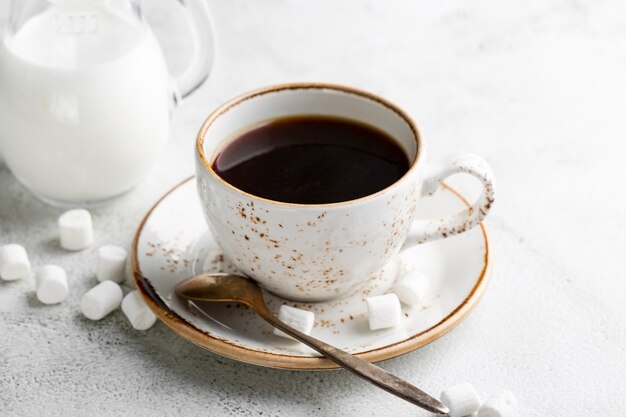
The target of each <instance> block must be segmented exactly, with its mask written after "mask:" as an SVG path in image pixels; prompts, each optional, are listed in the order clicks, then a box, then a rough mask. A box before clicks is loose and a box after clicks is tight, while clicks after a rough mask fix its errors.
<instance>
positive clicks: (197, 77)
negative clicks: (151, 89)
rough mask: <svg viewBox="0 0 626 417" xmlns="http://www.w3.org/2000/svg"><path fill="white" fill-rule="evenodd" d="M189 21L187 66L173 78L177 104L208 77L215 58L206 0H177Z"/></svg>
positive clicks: (210, 19)
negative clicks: (190, 43)
mask: <svg viewBox="0 0 626 417" xmlns="http://www.w3.org/2000/svg"><path fill="white" fill-rule="evenodd" d="M178 2H179V3H180V4H181V5H182V6H183V7H184V10H185V15H186V16H187V20H188V22H189V30H190V32H191V40H192V43H193V52H192V56H191V59H190V60H189V63H188V64H187V68H185V70H184V71H183V72H181V73H180V74H179V75H177V76H176V78H175V79H174V100H175V102H176V103H177V104H178V103H180V102H181V101H182V100H183V99H185V98H186V97H187V96H188V95H189V94H191V93H193V92H194V91H196V90H197V89H198V88H199V87H200V86H201V85H202V84H204V82H205V81H206V80H207V78H209V74H210V73H211V68H212V67H213V61H214V60H215V49H216V41H215V32H214V26H213V19H212V18H211V13H210V11H209V6H208V4H207V2H206V0H185V1H182V0H178Z"/></svg>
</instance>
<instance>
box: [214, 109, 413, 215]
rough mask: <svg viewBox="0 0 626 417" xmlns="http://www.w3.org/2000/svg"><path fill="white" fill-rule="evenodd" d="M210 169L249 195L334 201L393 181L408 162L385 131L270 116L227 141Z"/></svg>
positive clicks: (313, 118) (293, 200)
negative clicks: (265, 121)
mask: <svg viewBox="0 0 626 417" xmlns="http://www.w3.org/2000/svg"><path fill="white" fill-rule="evenodd" d="M213 169H214V170H215V172H217V174H218V175H219V176H220V177H222V178H223V179H224V180H225V181H227V182H228V183H230V184H232V185H234V186H235V187H237V188H239V189H240V190H243V191H246V192H248V193H250V194H253V195H256V196H259V197H263V198H267V199H270V200H275V201H282V202H287V203H301V204H322V203H336V202H340V201H348V200H354V199H356V198H360V197H364V196H367V195H370V194H373V193H375V192H377V191H380V190H382V189H383V188H386V187H387V186H389V185H391V184H393V183H394V182H396V181H397V180H398V179H399V178H400V177H402V176H403V175H404V174H405V173H406V172H407V171H408V169H409V160H408V158H407V156H406V154H405V153H404V151H403V150H402V149H401V148H400V146H399V145H398V144H397V143H396V141H395V140H394V139H393V138H391V137H390V136H388V135H387V134H386V133H384V132H382V131H380V130H378V129H375V128H373V127H371V126H367V125H365V124H361V123H357V122H354V121H351V120H347V119H339V118H331V117H325V116H298V117H289V118H283V119H278V120H274V121H272V122H269V123H267V124H264V125H261V126H258V127H256V128H253V129H251V130H249V131H247V132H246V133H243V134H242V135H240V136H238V137H237V138H235V139H234V140H232V141H231V142H230V143H229V144H228V145H226V147H225V148H224V149H223V150H222V151H221V152H220V153H219V154H218V156H217V158H216V159H215V162H214V163H213Z"/></svg>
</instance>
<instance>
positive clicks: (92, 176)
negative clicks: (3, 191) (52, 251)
mask: <svg viewBox="0 0 626 417" xmlns="http://www.w3.org/2000/svg"><path fill="white" fill-rule="evenodd" d="M81 16H82V17H81ZM72 17H73V18H75V19H72ZM171 97H172V91H171V88H170V78H169V75H168V72H167V67H166V64H165V61H164V58H163V55H162V52H161V49H160V47H159V45H158V44H157V41H156V39H155V37H154V35H153V34H152V32H151V31H150V29H149V28H148V27H147V26H146V25H139V24H137V23H136V22H133V21H131V20H130V19H127V18H126V17H125V16H122V15H119V14H116V13H115V12H113V11H111V10H108V9H107V8H106V6H105V5H104V4H103V5H101V6H99V7H98V8H96V9H94V10H93V11H92V12H90V13H83V14H82V15H80V14H79V15H77V14H73V15H71V14H67V13H65V14H64V13H62V12H58V11H56V10H55V9H54V8H52V9H50V10H49V11H46V12H44V13H42V14H39V15H36V16H33V17H32V18H30V19H29V20H28V21H27V22H25V23H24V25H23V26H22V27H21V28H20V29H19V31H18V32H17V33H15V34H13V35H12V36H9V37H7V38H5V39H4V42H3V44H2V46H0V154H2V155H3V156H4V158H5V160H6V163H7V164H8V166H9V168H10V169H11V171H12V172H13V173H14V174H15V176H16V177H17V178H18V180H19V181H21V182H22V183H24V185H26V186H27V187H28V188H30V189H31V190H32V191H33V192H34V193H35V194H36V195H38V196H39V197H40V198H42V199H44V200H48V201H52V202H57V203H63V202H73V203H74V202H78V201H80V202H86V203H88V202H95V201H100V200H103V199H107V198H110V197H112V196H115V195H118V194H121V193H124V192H125V191H127V190H129V189H130V188H132V187H133V186H134V185H136V184H137V183H138V182H139V180H140V179H141V178H143V177H144V176H145V175H146V173H147V171H149V170H150V169H151V168H152V165H153V164H154V163H155V161H156V160H157V158H158V154H159V152H160V151H161V150H162V149H163V148H164V145H165V143H166V140H167V138H168V132H169V123H170V110H171V105H172V99H171Z"/></svg>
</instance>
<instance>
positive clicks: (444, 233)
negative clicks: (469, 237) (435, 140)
mask: <svg viewBox="0 0 626 417" xmlns="http://www.w3.org/2000/svg"><path fill="white" fill-rule="evenodd" d="M454 174H469V175H471V176H473V177H474V178H476V179H477V180H478V181H480V182H481V184H482V186H483V190H482V193H481V195H480V197H479V198H478V199H477V200H476V201H475V202H474V203H473V204H472V206H471V207H469V208H467V209H465V210H463V211H460V212H458V213H456V214H452V215H449V216H445V217H440V218H435V219H427V220H416V221H414V222H413V224H412V225H411V229H410V231H409V235H408V237H407V240H406V241H405V243H404V246H403V249H406V248H408V247H410V246H413V245H416V244H420V243H424V242H429V241H432V240H437V239H443V238H446V237H449V236H453V235H456V234H459V233H463V232H465V231H467V230H470V229H471V228H473V227H474V226H476V225H477V224H479V223H480V222H481V221H482V220H483V219H484V218H485V216H486V215H487V213H488V212H489V210H490V209H491V206H492V205H493V202H494V196H495V181H494V177H493V171H492V169H491V167H490V166H489V164H488V163H487V162H485V160H484V159H482V158H481V157H479V156H477V155H473V154H470V153H462V154H453V155H449V156H447V157H445V158H444V159H442V160H441V161H439V162H438V163H435V164H433V165H430V166H429V167H428V174H427V176H426V179H425V180H424V183H423V185H422V197H429V196H432V195H434V194H435V192H437V190H438V189H439V187H440V186H441V185H442V184H443V182H444V180H445V179H446V178H448V177H449V176H451V175H454Z"/></svg>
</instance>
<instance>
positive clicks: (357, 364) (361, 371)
mask: <svg viewBox="0 0 626 417" xmlns="http://www.w3.org/2000/svg"><path fill="white" fill-rule="evenodd" d="M257 312H258V313H259V315H260V316H261V317H262V318H263V319H264V320H265V321H267V322H268V323H270V324H271V325H272V326H274V327H276V328H278V329H280V330H282V331H283V332H285V333H287V334H288V335H290V336H292V337H293V338H294V339H296V340H299V341H300V342H302V343H304V344H305V345H307V346H309V347H311V348H313V349H315V350H316V351H318V352H319V353H321V354H322V355H324V356H326V357H327V358H328V359H330V360H332V361H333V362H335V363H336V364H338V365H340V366H342V367H344V368H345V369H347V370H348V371H350V372H352V373H354V374H355V375H357V376H360V377H361V378H363V379H365V380H366V381H369V382H370V383H372V384H374V385H376V386H377V387H379V388H382V389H384V390H385V391H387V392H389V393H391V394H393V395H396V396H398V397H400V398H402V399H403V400H406V401H408V402H410V403H412V404H415V405H417V406H418V407H422V408H424V409H425V410H428V411H432V412H434V413H437V414H447V413H448V412H449V410H448V408H447V407H446V406H445V405H444V404H442V403H441V402H440V401H438V400H437V399H435V398H433V397H431V396H430V395H428V394H426V393H425V392H424V391H422V390H420V389H419V388H417V387H415V386H413V385H411V384H409V383H408V382H406V381H405V380H403V379H400V378H398V377H397V376H395V375H392V374H390V373H389V372H387V371H385V370H384V369H382V368H380V367H378V366H376V365H374V364H373V363H370V362H366V361H364V360H363V359H360V358H358V357H356V356H354V355H351V354H349V353H348V352H344V351H343V350H341V349H337V348H336V347H334V346H331V345H329V344H327V343H324V342H322V341H320V340H318V339H315V338H313V337H311V336H308V335H306V334H304V333H302V332H299V331H298V330H296V329H294V328H293V327H291V326H288V325H287V324H285V323H283V322H282V321H280V320H278V319H277V318H276V316H274V315H273V314H272V313H271V312H270V311H269V310H268V309H267V308H263V309H257Z"/></svg>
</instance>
